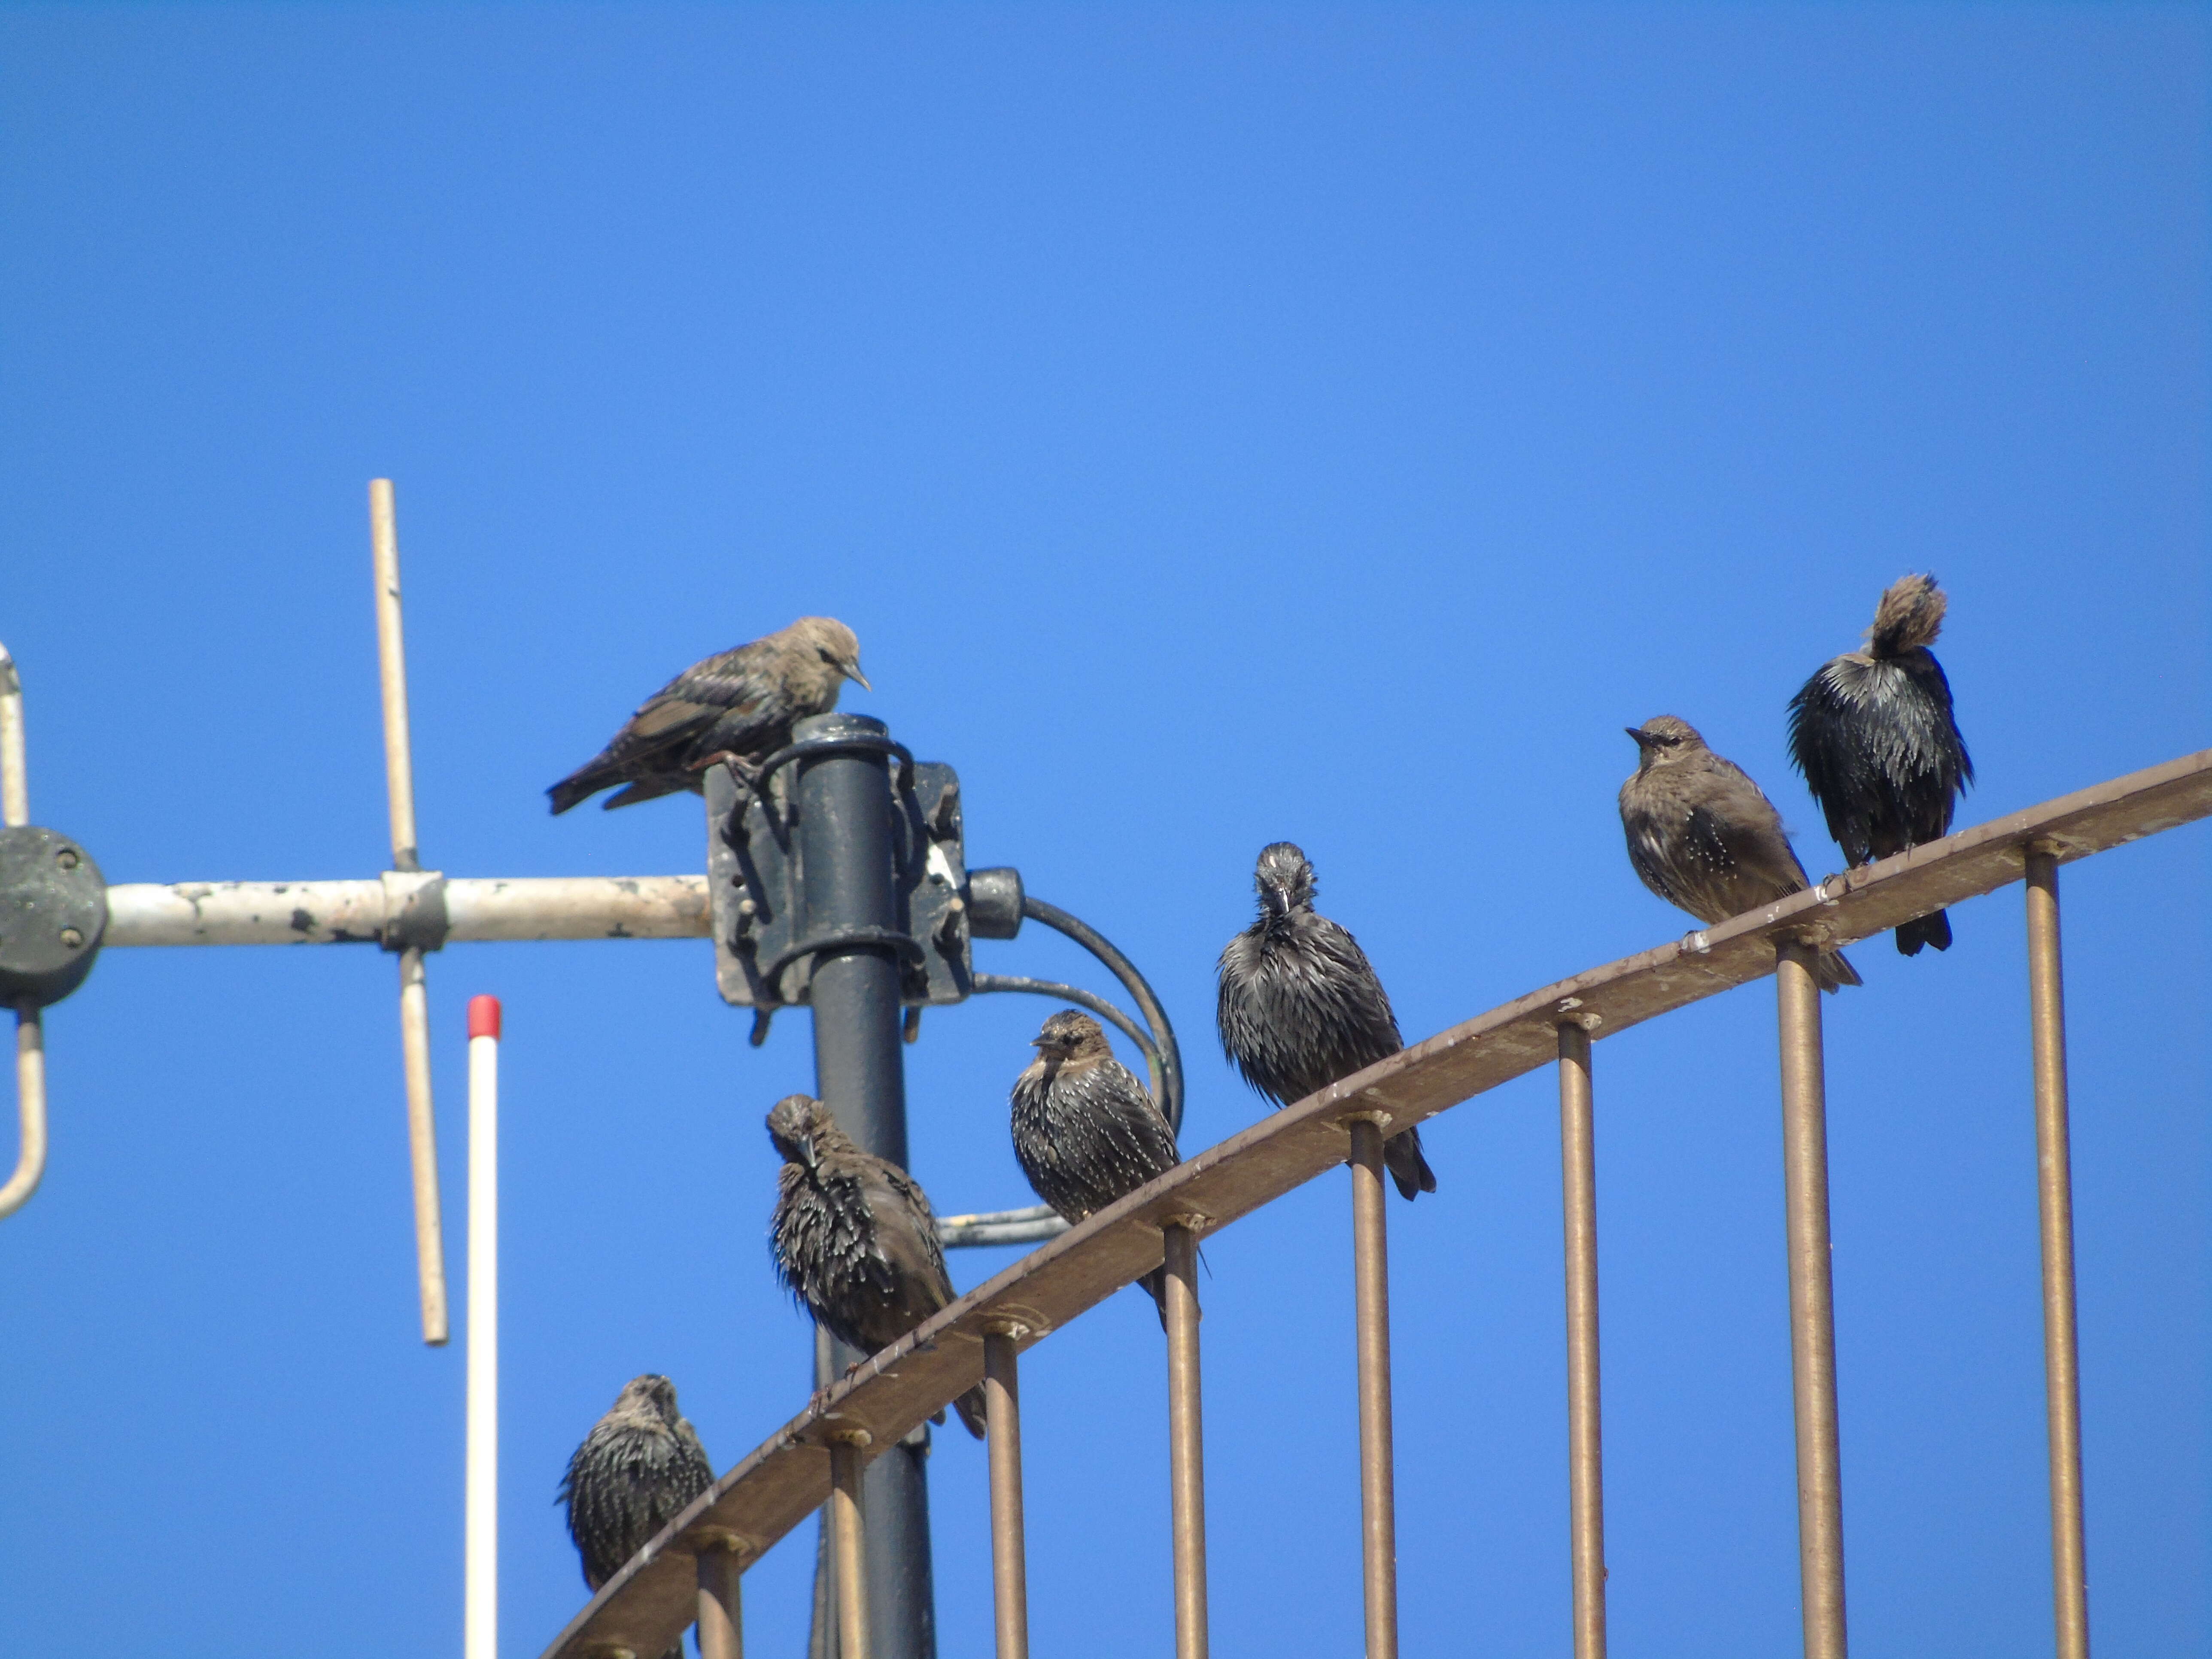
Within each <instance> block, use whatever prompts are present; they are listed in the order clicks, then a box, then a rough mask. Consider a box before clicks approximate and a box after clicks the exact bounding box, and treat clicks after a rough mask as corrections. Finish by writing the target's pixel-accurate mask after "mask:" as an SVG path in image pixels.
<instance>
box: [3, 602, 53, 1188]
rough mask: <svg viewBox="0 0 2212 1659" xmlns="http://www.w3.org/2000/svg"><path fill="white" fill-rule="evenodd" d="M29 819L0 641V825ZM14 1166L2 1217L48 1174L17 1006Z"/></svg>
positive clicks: (40, 1112)
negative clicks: (16, 1128)
mask: <svg viewBox="0 0 2212 1659" xmlns="http://www.w3.org/2000/svg"><path fill="white" fill-rule="evenodd" d="M30 821H31V787H30V774H29V771H28V769H27V768H26V766H25V764H24V760H23V681H22V677H21V675H19V674H17V673H16V671H15V659H14V658H12V657H10V656H9V654H8V647H6V646H4V645H0V824H4V825H6V827H7V828H9V829H21V828H22V827H23V826H24V825H25V824H27V823H30ZM15 1120H16V1123H17V1125H18V1135H17V1139H16V1143H15V1145H16V1152H15V1173H14V1174H12V1175H10V1176H9V1177H8V1181H7V1184H6V1185H5V1186H0V1217H6V1216H11V1215H13V1214H15V1212H16V1211H18V1210H20V1209H21V1208H22V1207H23V1206H24V1205H25V1204H27V1203H28V1202H29V1201H30V1197H31V1194H33V1193H35V1192H36V1191H38V1190H39V1182H40V1181H41V1180H43V1179H44V1178H45V1176H46V1028H45V1026H44V1025H43V1024H41V1022H40V1018H39V1011H38V1010H37V1009H36V1008H34V1007H33V1006H30V1005H29V1004H28V1003H24V1004H22V1005H21V1006H18V1007H17V1008H16V1010H15Z"/></svg>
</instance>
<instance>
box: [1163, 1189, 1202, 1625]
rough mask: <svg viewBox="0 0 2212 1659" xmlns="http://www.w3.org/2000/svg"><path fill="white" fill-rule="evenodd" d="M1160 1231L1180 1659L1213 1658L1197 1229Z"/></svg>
mask: <svg viewBox="0 0 2212 1659" xmlns="http://www.w3.org/2000/svg"><path fill="white" fill-rule="evenodd" d="M1199 1221H1200V1218H1199V1217H1196V1216H1193V1215H1180V1216H1176V1217H1175V1218H1172V1219H1170V1221H1169V1222H1168V1223H1167V1224H1166V1225H1164V1226H1163V1227H1162V1228H1161V1229H1160V1237H1161V1242H1162V1243H1163V1244H1164V1246H1165V1254H1166V1266H1167V1291H1168V1486H1169V1490H1170V1497H1171V1500H1172V1509H1173V1522H1172V1524H1173V1528H1174V1534H1175V1537H1174V1544H1175V1610H1176V1659H1206V1430H1205V1425H1204V1423H1203V1420H1202V1418H1201V1414H1200V1403H1199V1378H1198V1231H1197V1225H1196V1224H1197V1223H1198V1222H1199Z"/></svg>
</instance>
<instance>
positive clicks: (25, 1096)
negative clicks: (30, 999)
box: [0, 1005, 46, 1218]
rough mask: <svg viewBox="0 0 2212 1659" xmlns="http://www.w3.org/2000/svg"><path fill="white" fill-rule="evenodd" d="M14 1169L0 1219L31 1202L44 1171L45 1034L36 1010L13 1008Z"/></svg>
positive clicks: (3, 1191) (1, 1198)
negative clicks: (15, 1131) (15, 1127)
mask: <svg viewBox="0 0 2212 1659" xmlns="http://www.w3.org/2000/svg"><path fill="white" fill-rule="evenodd" d="M15 1121H16V1125H17V1131H18V1133H17V1139H16V1143H15V1146H16V1150H15V1173H14V1174H13V1175H11V1176H9V1177H8V1182H7V1185H5V1186H3V1187H0V1218H5V1217H8V1216H11V1215H13V1214H15V1212H16V1211H18V1210H20V1209H21V1208H22V1207H23V1206H24V1205H26V1204H27V1203H29V1202H30V1200H31V1194H33V1193H35V1192H36V1191H38V1190H39V1182H40V1181H41V1180H43V1179H45V1177H46V1026H45V1024H44V1023H43V1022H42V1021H41V1020H40V1018H39V1011H38V1010H37V1009H36V1008H33V1007H31V1006H27V1005H26V1006H21V1007H19V1008H17V1009H16V1010H15Z"/></svg>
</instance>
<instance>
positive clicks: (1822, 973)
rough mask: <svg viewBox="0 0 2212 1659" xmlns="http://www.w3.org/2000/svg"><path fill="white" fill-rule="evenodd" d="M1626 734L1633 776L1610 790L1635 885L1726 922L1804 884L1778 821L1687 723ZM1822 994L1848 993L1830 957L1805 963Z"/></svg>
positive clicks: (1840, 960) (1849, 975) (1704, 917)
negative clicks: (1632, 744)
mask: <svg viewBox="0 0 2212 1659" xmlns="http://www.w3.org/2000/svg"><path fill="white" fill-rule="evenodd" d="M1628 735H1629V736H1630V737H1632V738H1635V739H1636V748H1637V763H1636V775H1634V776H1633V777H1632V778H1630V779H1629V780H1628V781H1627V782H1626V783H1624V784H1622V785H1621V786H1620V827H1621V828H1622V829H1624V830H1626V832H1627V834H1628V861H1629V862H1630V863H1631V864H1633V865H1634V866H1636V873H1637V874H1638V875H1639V876H1641V877H1642V878H1644V885H1645V886H1646V887H1649V888H1650V890H1652V891H1653V892H1655V893H1656V894H1658V895H1659V896H1660V897H1661V898H1662V899H1665V900H1666V901H1667V902H1668V903H1669V904H1678V905H1680V906H1681V908H1683V909H1685V910H1687V911H1688V912H1689V913H1690V914H1691V915H1693V916H1695V917H1696V918H1697V919H1698V920H1699V921H1703V922H1707V923H1711V922H1717V921H1727V920H1728V919H1729V917H1730V916H1740V915H1742V914H1743V913H1744V912H1745V911H1747V910H1756V909H1758V908H1759V907H1760V906H1761V905H1763V904H1771V903H1773V902H1775V901H1776V900H1777V899H1784V898H1787V897H1789V896H1790V894H1792V893H1802V892H1803V891H1804V890H1805V889H1806V888H1807V887H1808V885H1809V883H1808V882H1807V881H1806V879H1805V866H1803V865H1802V864H1800V863H1798V862H1797V854H1796V853H1794V852H1792V851H1790V837H1789V836H1788V834H1787V833H1785V832H1784V829H1783V828H1782V817H1781V815H1780V814H1779V813H1778V812H1776V811H1775V810H1774V806H1773V803H1771V801H1769V800H1768V799H1766V797H1765V795H1763V794H1761V793H1759V786H1758V785H1757V784H1755V783H1753V781H1751V780H1750V779H1749V778H1748V777H1747V776H1746V775H1744V772H1743V769H1741V767H1739V766H1737V765H1736V764H1735V763H1734V762H1733V761H1728V760H1723V758H1722V757H1720V756H1718V755H1716V754H1715V753H1713V751H1712V750H1710V749H1708V748H1706V747H1705V739H1704V738H1701V737H1699V735H1698V733H1697V729H1696V728H1695V727H1694V726H1692V725H1691V724H1690V723H1689V722H1688V721H1687V720H1677V719H1676V718H1675V717H1674V715H1672V714H1662V715H1660V716H1659V717H1658V718H1657V719H1656V720H1646V721H1644V724H1643V725H1642V726H1630V727H1629V728H1628ZM1813 975H1814V978H1815V979H1816V980H1817V981H1819V982H1820V988H1821V989H1822V990H1824V991H1832V990H1834V989H1836V988H1837V987H1838V986H1843V985H1857V983H1858V982H1859V976H1858V974H1857V971H1856V970H1855V969H1853V968H1852V967H1851V964H1850V963H1848V962H1846V961H1845V960H1844V953H1843V952H1842V951H1837V950H1824V951H1821V952H1820V954H1819V956H1818V957H1815V958H1814V969H1813Z"/></svg>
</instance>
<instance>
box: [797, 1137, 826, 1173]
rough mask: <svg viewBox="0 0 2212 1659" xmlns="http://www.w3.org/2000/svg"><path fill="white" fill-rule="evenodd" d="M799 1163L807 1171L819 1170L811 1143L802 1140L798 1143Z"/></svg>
mask: <svg viewBox="0 0 2212 1659" xmlns="http://www.w3.org/2000/svg"><path fill="white" fill-rule="evenodd" d="M799 1162H800V1163H801V1164H805V1166H806V1167H807V1168H808V1169H809V1170H815V1169H819V1168H820V1167H821V1166H820V1164H817V1162H816V1159H815V1154H814V1143H813V1142H812V1141H811V1140H802V1141H800V1142H799Z"/></svg>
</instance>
